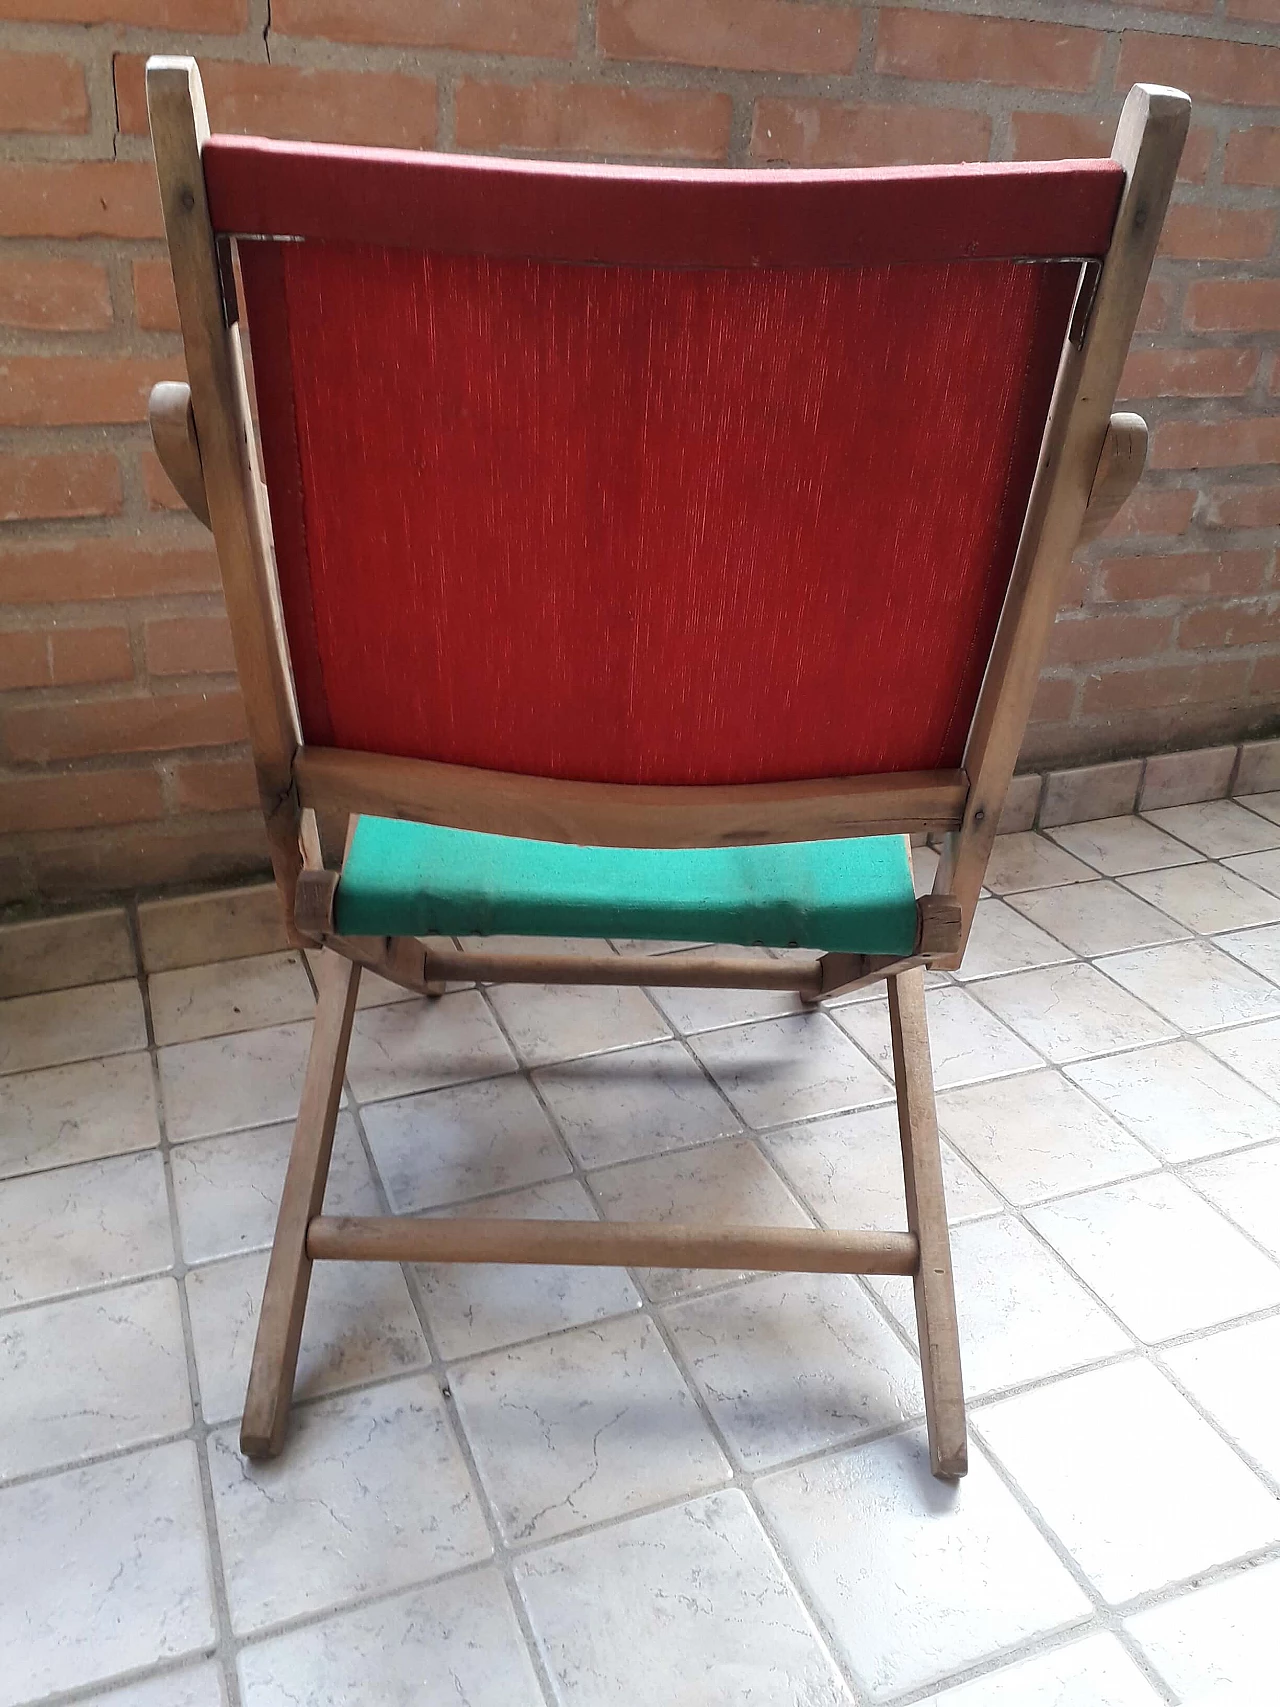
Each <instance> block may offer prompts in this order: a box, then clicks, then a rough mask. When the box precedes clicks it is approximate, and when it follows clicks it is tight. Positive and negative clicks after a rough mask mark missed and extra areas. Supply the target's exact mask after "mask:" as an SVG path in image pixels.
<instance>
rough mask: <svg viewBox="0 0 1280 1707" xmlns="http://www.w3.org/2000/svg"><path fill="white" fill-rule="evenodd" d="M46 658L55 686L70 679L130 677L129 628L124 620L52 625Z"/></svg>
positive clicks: (89, 680) (108, 679)
mask: <svg viewBox="0 0 1280 1707" xmlns="http://www.w3.org/2000/svg"><path fill="white" fill-rule="evenodd" d="M49 659H50V663H51V665H52V675H53V683H54V686H55V687H64V686H68V685H70V684H71V683H73V682H127V681H129V680H131V679H132V677H133V654H132V652H131V651H130V648H129V630H128V629H127V628H126V627H125V626H124V624H123V623H110V624H108V625H106V626H104V627H100V628H68V627H61V628H54V629H51V630H50V631H49Z"/></svg>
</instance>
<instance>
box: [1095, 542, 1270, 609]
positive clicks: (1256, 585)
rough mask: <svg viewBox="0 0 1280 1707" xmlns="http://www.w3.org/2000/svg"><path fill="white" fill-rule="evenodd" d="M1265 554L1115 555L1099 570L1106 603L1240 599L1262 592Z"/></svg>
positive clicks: (1185, 552) (1266, 559)
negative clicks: (1109, 601) (1115, 601)
mask: <svg viewBox="0 0 1280 1707" xmlns="http://www.w3.org/2000/svg"><path fill="white" fill-rule="evenodd" d="M1269 562H1270V559H1269V557H1268V555H1267V553H1266V552H1265V551H1179V552H1176V553H1173V554H1170V555H1168V556H1159V557H1157V556H1150V557H1112V558H1110V559H1108V561H1107V562H1105V563H1104V564H1103V565H1102V567H1101V592H1100V594H1099V597H1100V598H1102V599H1105V600H1125V599H1185V598H1189V597H1191V598H1195V597H1199V598H1204V597H1206V596H1207V597H1213V598H1222V599H1226V598H1239V597H1241V596H1242V595H1244V594H1248V593H1257V592H1260V591H1261V590H1262V588H1263V586H1265V584H1266V578H1267V567H1268V564H1269Z"/></svg>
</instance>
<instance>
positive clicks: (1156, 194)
mask: <svg viewBox="0 0 1280 1707" xmlns="http://www.w3.org/2000/svg"><path fill="white" fill-rule="evenodd" d="M147 100H148V107H149V111H150V118H151V133H152V138H153V141H154V145H155V157H156V166H157V171H158V174H159V181H160V193H161V199H162V204H163V209H164V221H165V231H166V234H167V237H168V243H169V253H170V257H171V261H172V265H173V273H174V281H175V285H176V289H177V299H178V310H179V316H180V321H181V327H182V336H183V343H184V346H185V350H186V362H187V373H188V379H189V386H180V385H173V384H166V385H160V386H157V387H156V389H155V391H154V392H153V394H152V399H151V424H152V432H153V436H154V439H155V444H156V449H157V451H158V453H159V455H160V458H161V461H162V463H163V465H164V467H165V468H166V470H167V471H168V473H169V475H170V477H171V478H172V480H173V482H174V484H175V486H176V487H177V489H178V491H179V492H180V493H181V495H182V496H183V498H184V499H185V500H186V502H187V504H188V505H189V506H190V508H191V509H192V511H193V512H194V513H195V514H196V515H197V516H198V517H199V518H200V519H201V520H202V521H203V522H205V524H206V525H207V526H210V527H211V528H212V531H213V534H214V539H215V541H216V544H217V551H218V558H219V562H220V565H221V569H222V577H223V586H224V589H225V594H226V602H227V609H228V614H229V616H230V620H231V628H232V635H233V639H234V645H235V654H236V663H237V668H238V670H239V675H240V683H241V688H242V691H243V694H244V700H245V708H246V713H247V718H248V726H249V736H250V741H251V744H252V748H253V755H254V761H255V765H256V769H257V776H258V784H259V791H260V796H261V801H262V808H263V815H264V819H265V823H266V830H267V838H268V843H269V847H270V854H271V861H272V867H273V870H274V873H275V878H276V882H277V884H278V886H279V889H280V893H281V897H282V900H283V903H284V907H285V914H286V918H287V920H288V925H289V931H290V937H291V940H292V941H293V942H294V943H295V944H297V945H306V946H319V945H322V946H323V948H324V949H325V951H326V952H325V953H324V954H323V955H322V957H321V970H320V998H319V1006H318V1009H317V1014H316V1021H315V1029H314V1035H313V1040H312V1044H311V1052H310V1056H309V1058H308V1062H307V1069H306V1077H305V1082H304V1085H303V1091H302V1099H301V1105H300V1108H299V1112H298V1120H297V1127H296V1132H295V1137H294V1142H293V1149H292V1153H291V1155H290V1159H289V1165H288V1171H287V1175H286V1179H285V1184H284V1189H283V1194H282V1199H281V1204H280V1213H279V1220H278V1223H277V1227H276V1234H275V1241H274V1244H273V1246H272V1251H271V1259H270V1265H269V1269H268V1273H267V1281H266V1288H265V1293H264V1298H263V1304H262V1312H261V1316H260V1320H259V1325H258V1335H257V1342H256V1345H255V1348H254V1354H253V1365H252V1372H251V1375H250V1379H249V1390H248V1395H247V1398H246V1403H245V1411H244V1419H243V1423H242V1428H241V1436H240V1440H241V1447H242V1449H243V1451H244V1452H245V1453H246V1454H247V1455H248V1456H250V1457H267V1456H271V1455H274V1454H275V1453H277V1452H279V1451H280V1449H281V1446H282V1444H283V1440H284V1436H285V1432H286V1428H287V1423H288V1414H289V1405H290V1401H291V1397H292V1390H293V1381H294V1374H295V1370H296V1365H297V1357H298V1347H299V1342H300V1339H301V1334H302V1322H303V1314H304V1311H305V1308H306V1300H307V1291H308V1285H309V1281H310V1274H311V1265H312V1263H313V1262H316V1261H322V1260H326V1259H344V1260H348V1261H350V1260H357V1261H390V1262H520V1263H583V1264H619V1265H622V1264H627V1265H638V1266H651V1265H662V1266H677V1267H696V1268H714V1267H724V1268H733V1269H742V1268H746V1269H764V1270H783V1271H790V1270H795V1271H803V1270H808V1271H820V1272H838V1273H847V1274H861V1273H878V1274H904V1275H905V1274H909V1275H911V1276H912V1277H913V1280H914V1285H915V1301H916V1317H917V1323H918V1328H919V1345H920V1358H921V1367H922V1374H923V1381H924V1391H925V1404H926V1415H927V1423H928V1432H929V1446H930V1462H931V1465H932V1468H933V1471H934V1473H935V1474H936V1475H939V1476H946V1477H955V1476H961V1475H963V1474H964V1471H965V1468H966V1463H967V1449H966V1436H965V1415H964V1398H963V1390H962V1385H961V1373H960V1351H959V1341H958V1334H957V1326H956V1314H955V1300H954V1295H953V1288H952V1278H951V1255H950V1243H949V1237H948V1230H947V1220H946V1209H945V1204H944V1198H943V1185H942V1171H941V1159H940V1154H939V1148H938V1128H937V1116H936V1112H935V1107H934V1094H933V1082H932V1074H931V1068H930V1061H929V1041H928V1027H927V1021H926V1015H925V1004H924V971H925V969H926V967H929V966H935V967H941V968H954V967H956V966H958V965H959V963H960V957H961V955H962V953H963V951H964V944H965V941H966V939H967V936H968V932H969V929H970V926H971V925H972V922H973V915H974V909H975V907H976V904H977V899H978V894H979V890H980V888H981V884H982V881H983V876H984V873H985V870H986V865H987V860H988V858H989V856H990V853H991V848H992V844H993V842H994V839H995V835H996V831H997V828H998V826H999V821H1000V814H1001V810H1002V808H1003V805H1004V800H1005V795H1006V792H1007V790H1008V787H1009V783H1010V780H1011V778H1012V775H1013V769H1014V764H1015V761H1016V759H1017V755H1018V749H1019V746H1020V744H1021V741H1022V736H1023V731H1024V728H1025V725H1026V721H1027V716H1028V713H1029V711H1030V706H1031V700H1032V695H1033V694H1034V691H1035V687H1036V682H1037V678H1038V674H1039V669H1040V664H1041V660H1042V656H1043V653H1044V649H1045V645H1046V642H1047V639H1048V635H1049V630H1050V628H1051V626H1052V623H1053V619H1054V615H1055V612H1056V610H1057V608H1058V602H1059V593H1060V588H1061V584H1062V578H1063V575H1064V572H1065V570H1066V567H1067V564H1068V562H1069V561H1070V558H1071V555H1072V553H1073V551H1074V550H1075V548H1076V546H1077V544H1078V543H1079V542H1080V541H1081V540H1083V539H1087V538H1090V537H1092V536H1093V535H1094V534H1095V533H1097V532H1099V531H1101V529H1102V528H1103V527H1104V526H1105V525H1106V523H1107V522H1108V521H1110V519H1111V517H1112V516H1113V515H1114V514H1115V512H1116V510H1117V509H1118V508H1119V506H1120V505H1121V504H1122V503H1123V502H1124V500H1125V498H1126V497H1127V496H1128V494H1129V492H1130V491H1131V490H1132V488H1133V486H1134V485H1135V483H1136V482H1137V480H1138V478H1139V476H1140V474H1141V472H1142V466H1143V462H1144V459H1145V449H1146V428H1145V425H1144V424H1143V422H1142V421H1141V420H1140V419H1139V418H1138V417H1137V416H1129V415H1113V414H1112V408H1113V405H1114V399H1115V393H1116V387H1117V384H1118V382H1119V378H1120V372H1121V368H1122V366H1123V364H1124V360H1125V356H1126V354H1127V352H1128V348H1129V342H1130V339H1131V337H1132V333H1133V329H1134V325H1135V322H1136V319H1137V315H1138V309H1139V306H1140V304H1141V301H1142V295H1143V291H1144V289H1145V287H1146V282H1147V276H1148V273H1149V271H1150V267H1151V262H1152V259H1153V257H1154V254H1155V250H1156V245H1157V243H1158V241H1159V237H1160V231H1161V227H1162V223H1163V220H1164V214H1165V209H1166V206H1167V204H1168V200H1169V196H1170V193H1171V191H1172V188H1173V183H1174V177H1175V174H1176V171H1177V165H1178V159H1179V156H1180V153H1181V149H1182V144H1183V141H1184V138H1185V136H1186V131H1187V124H1188V117H1189V112H1190V103H1189V101H1188V100H1187V97H1186V96H1185V95H1183V94H1181V93H1180V92H1178V91H1176V90H1170V89H1162V88H1155V87H1149V86H1145V85H1139V86H1138V87H1136V88H1134V89H1133V90H1132V91H1131V93H1130V95H1129V97H1128V99H1127V101H1126V102H1125V106H1124V111H1123V114H1122V116H1121V120H1120V125H1119V129H1118V131H1117V134H1116V139H1115V145H1114V147H1113V149H1112V158H1113V159H1114V160H1115V161H1117V162H1118V163H1119V164H1120V165H1121V166H1122V167H1123V168H1124V173H1125V181H1124V187H1123V190H1122V192H1121V199H1120V205H1119V210H1118V213H1117V216H1116V222H1115V227H1114V232H1113V236H1112V240H1111V244H1110V248H1109V250H1108V252H1107V254H1106V256H1105V257H1104V258H1103V260H1102V262H1101V264H1100V266H1090V267H1086V268H1085V269H1084V270H1083V272H1082V283H1081V288H1080V294H1079V297H1078V300H1077V305H1076V311H1075V315H1074V317H1073V323H1072V327H1071V330H1070V333H1069V335H1068V339H1067V341H1066V343H1065V345H1064V349H1063V355H1062V360H1061V364H1060V367H1059V372H1058V378H1057V382H1056V386H1055V390H1054V396H1053V401H1052V404H1051V407H1050V412H1049V417H1048V422H1047V426H1046V429H1045V433H1044V438H1043V442H1042V446H1041V451H1040V458H1039V462H1038V464H1037V470H1036V475H1035V479H1034V483H1033V486H1032V491H1031V496H1030V501H1029V504H1028V508H1027V513H1026V517H1025V520H1024V524H1023V528H1022V533H1021V538H1020V543H1019V546H1018V550H1017V555H1016V558H1015V562H1014V566H1013V572H1012V578H1011V582H1010V587H1009V592H1008V596H1007V598H1006V600H1005V604H1004V607H1003V611H1002V614H1001V617H1000V622H999V626H998V629H997V633H996V638H995V643H994V647H993V650H992V654H991V659H990V663H989V666H988V669H987V672H986V676H985V678H984V681H983V685H982V689H981V692H980V694H979V698H978V702H977V707H976V711H975V714H974V718H973V722H972V726H971V729H970V733H969V737H968V743H967V747H966V750H965V754H964V761H963V765H962V767H961V768H960V769H959V770H956V771H945V772H928V773H917V774H912V775H891V776H864V777H842V778H832V779H824V780H819V781H815V782H787V783H773V784H751V785H742V786H716V787H683V788H663V787H648V786H640V785H620V784H619V785H615V784H605V783H577V782H565V781H558V780H551V779H546V778H538V777H527V776H516V775H506V774H501V773H496V772H491V771H475V770H468V769H466V768H465V767H462V766H456V765H447V764H437V763H432V762H429V761H425V760H415V759H401V758H392V757H387V756H381V755H376V754H363V753H353V752H343V751H337V750H329V749H324V748H317V747H311V746H307V745H305V744H304V742H303V739H302V733H301V729H300V726H299V720H298V713H297V708H296V702H295V697H294V692H293V682H292V675H291V670H290V663H289V653H288V647H287V644H286V640H285V635H284V629H283V623H282V619H281V614H280V603H279V593H278V588H277V585H276V579H275V566H274V557H273V551H272V544H271V526H270V520H269V515H268V511H267V507H266V491H265V487H264V485H263V481H262V477H261V473H260V469H259V460H258V453H257V449H256V444H255V435H254V430H253V424H252V415H251V408H250V400H249V393H248V388H247V383H246V377H245V365H244V358H243V352H242V347H241V341H240V330H239V326H238V323H237V313H236V309H235V302H234V287H233V286H232V285H230V283H229V281H230V278H231V269H230V265H229V262H230V256H229V253H228V251H227V246H226V245H225V243H220V242H219V240H218V239H217V238H216V237H215V234H214V230H213V227H212V225H211V222H210V217H209V210H208V205H207V200H206V194H205V183H204V174H203V170H202V165H201V150H202V147H203V145H204V143H205V141H206V139H207V137H208V135H209V128H208V121H207V117H206V113H205V104H204V96H203V91H202V88H201V83H200V76H199V72H198V70H197V67H196V64H195V62H194V60H191V59H186V58H163V57H162V58H155V59H152V60H151V61H150V62H149V63H148V66H147ZM334 811H345V812H347V813H349V814H359V813H361V812H365V813H373V814H377V815H379V816H382V817H393V818H394V817H399V818H409V819H415V820H418V821H422V822H427V823H436V824H445V825H451V826H453V827H455V828H459V829H469V830H481V831H488V832H491V833H496V834H506V835H518V836H529V837H534V838H538V839H542V840H559V841H566V842H578V843H587V844H595V845H606V846H623V847H677V846H678V847H703V846H714V845H717V844H725V843H744V844H745V843H765V842H782V841H799V840H809V839H814V838H823V837H841V836H857V835H884V834H890V833H903V834H911V833H913V832H930V833H933V834H935V835H941V836H942V838H943V851H942V858H941V861H940V863H939V867H938V874H937V879H936V881H935V884H934V888H933V893H932V895H931V896H927V897H924V898H922V900H921V902H920V904H919V925H918V930H917V938H916V943H915V948H914V952H913V953H912V954H911V955H910V956H908V957H905V958H903V957H898V958H893V957H885V956H866V955H854V954H845V953H828V954H824V955H821V956H820V957H818V958H817V959H815V960H814V961H813V962H812V963H811V964H810V965H808V966H797V965H796V964H795V963H792V962H784V961H778V960H771V961H763V960H760V959H758V958H756V959H748V958H746V957H734V956H725V957H716V958H712V959H704V958H698V957H694V956H689V955H679V954H676V955H671V956H666V957H664V958H663V962H662V968H661V977H662V981H663V983H664V984H685V985H695V986H706V987H739V988H752V989H791V990H796V991H798V992H799V994H800V995H801V996H802V997H803V998H805V999H806V1000H807V1001H810V1002H819V1001H821V1000H822V999H823V998H824V997H827V996H831V995H834V994H836V993H837V992H839V991H844V990H848V989H851V988H853V987H854V986H856V985H858V984H863V983H868V982H871V981H874V980H879V979H882V978H883V979H885V980H886V981H887V985H888V997H889V1015H890V1024H891V1031H892V1043H893V1066H894V1079H895V1083H896V1090H897V1104H898V1117H899V1128H900V1133H901V1139H902V1158H903V1171H904V1182H905V1191H906V1222H907V1226H906V1228H905V1229H904V1230H903V1231H901V1232H893V1233H867V1232H831V1231H816V1230H812V1229H804V1230H794V1229H790V1228H787V1229H762V1228H758V1227H688V1226H671V1225H662V1226H659V1225H648V1224H638V1223H634V1224H633V1223H618V1222H565V1221H555V1222H530V1221H494V1220H464V1219H457V1220H455V1219H452V1218H450V1219H439V1220H434V1219H433V1220H418V1219H410V1218H404V1217H375V1218H345V1217H337V1218H335V1217H329V1216H326V1215H324V1214H323V1213H322V1204H323V1198H324V1189H325V1181H326V1177H327V1173H328V1167H329V1157H330V1151H331V1148H332V1143H333V1133H334V1125H335V1122H336V1119H337V1112H338V1103H339V1099H340V1093H341V1084H342V1075H343V1071H344V1068H345V1063H346V1056H347V1048H348V1043H349V1040H350V1035H351V1027H352V1020H353V1016H354V1013H355V1004H356V996H357V992H358V989H359V982H360V974H361V971H362V969H363V968H365V967H368V968H369V969H370V970H373V971H376V972H377V973H379V974H380V975H381V976H383V977H386V978H389V979H391V980H393V981H394V982H396V983H398V984H400V985H402V986H403V987H404V988H405V989H408V990H413V991H417V992H419V993H421V994H424V995H437V994H439V993H440V992H441V991H442V990H443V988H444V981H445V980H446V979H448V978H450V977H454V976H462V977H466V978H468V979H480V980H493V981H536V982H539V983H543V982H564V983H600V984H606V983H607V984H641V983H649V982H651V981H652V980H653V978H654V976H655V967H654V963H653V961H652V960H651V959H648V958H645V957H643V956H638V955H630V956H629V955H611V956H607V957H606V956H597V957H579V956H566V955H555V954H548V953H542V952H535V953H529V954H521V955H509V954H495V953H484V952H482V953H470V952H468V953H465V954H464V953H460V952H458V951H454V950H448V951H445V950H441V949H438V948H434V947H432V948H428V947H424V945H423V944H422V943H421V942H419V941H418V940H416V939H413V938H344V937H341V936H339V935H337V934H336V933H335V931H334V927H333V922H332V904H333V893H334V888H335V885H336V883H337V876H336V874H334V873H332V872H326V871H325V869H324V864H323V859H322V856H321V849H320V842H319V836H318V833H317V817H316V815H317V814H318V813H320V814H324V813H331V812H334ZM353 821H354V820H353Z"/></svg>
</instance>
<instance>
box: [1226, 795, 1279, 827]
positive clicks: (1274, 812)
mask: <svg viewBox="0 0 1280 1707" xmlns="http://www.w3.org/2000/svg"><path fill="white" fill-rule="evenodd" d="M1236 800H1237V803H1238V804H1239V805H1241V806H1243V807H1245V808H1246V809H1247V810H1248V811H1250V812H1260V813H1261V814H1262V816H1263V817H1264V818H1266V819H1267V820H1268V822H1269V823H1272V824H1280V789H1273V790H1271V791H1270V792H1269V793H1266V794H1238V795H1237V796H1236Z"/></svg>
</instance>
